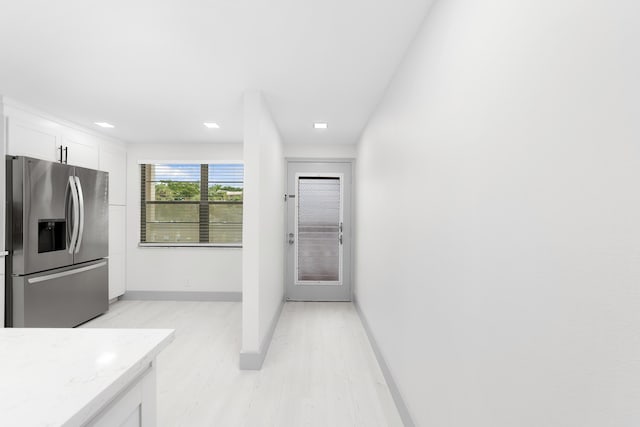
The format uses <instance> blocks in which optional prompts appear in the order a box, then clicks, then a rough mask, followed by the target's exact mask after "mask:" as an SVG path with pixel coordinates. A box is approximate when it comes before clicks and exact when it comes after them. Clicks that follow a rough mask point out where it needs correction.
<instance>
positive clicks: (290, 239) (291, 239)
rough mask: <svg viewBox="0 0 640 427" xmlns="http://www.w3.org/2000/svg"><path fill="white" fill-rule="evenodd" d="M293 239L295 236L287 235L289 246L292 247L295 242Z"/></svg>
mask: <svg viewBox="0 0 640 427" xmlns="http://www.w3.org/2000/svg"><path fill="white" fill-rule="evenodd" d="M294 237H295V234H293V233H289V244H290V245H293V243H294V242H295V239H294Z"/></svg>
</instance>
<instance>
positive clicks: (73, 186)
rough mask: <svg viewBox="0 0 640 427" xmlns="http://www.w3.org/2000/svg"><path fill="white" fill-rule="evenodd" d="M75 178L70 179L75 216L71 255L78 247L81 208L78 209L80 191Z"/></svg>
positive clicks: (70, 245)
mask: <svg viewBox="0 0 640 427" xmlns="http://www.w3.org/2000/svg"><path fill="white" fill-rule="evenodd" d="M74 178H75V177H73V176H70V177H69V188H71V200H72V202H71V212H72V213H71V215H72V216H73V231H72V232H71V240H70V241H69V253H70V254H73V250H74V249H75V246H76V240H77V239H78V225H79V224H78V217H79V216H80V214H79V208H78V206H79V205H78V190H77V189H76V183H75V180H74Z"/></svg>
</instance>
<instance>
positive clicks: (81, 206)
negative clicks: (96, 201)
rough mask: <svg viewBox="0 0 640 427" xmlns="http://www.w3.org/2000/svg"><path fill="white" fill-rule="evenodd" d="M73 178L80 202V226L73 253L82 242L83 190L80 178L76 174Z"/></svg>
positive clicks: (78, 248) (76, 251)
mask: <svg viewBox="0 0 640 427" xmlns="http://www.w3.org/2000/svg"><path fill="white" fill-rule="evenodd" d="M74 178H75V181H76V185H77V187H78V200H79V202H80V209H79V210H80V226H79V230H78V243H76V250H75V253H78V251H79V250H80V245H81V244H82V237H83V236H84V192H83V191H82V184H81V183H80V178H78V177H77V176H76V177H74Z"/></svg>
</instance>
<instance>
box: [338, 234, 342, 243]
mask: <svg viewBox="0 0 640 427" xmlns="http://www.w3.org/2000/svg"><path fill="white" fill-rule="evenodd" d="M338 242H340V244H342V233H340V234H339V235H338Z"/></svg>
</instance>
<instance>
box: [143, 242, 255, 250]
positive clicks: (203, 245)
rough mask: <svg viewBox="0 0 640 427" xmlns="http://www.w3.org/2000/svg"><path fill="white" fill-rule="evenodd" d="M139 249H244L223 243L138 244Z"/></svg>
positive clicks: (237, 245)
mask: <svg viewBox="0 0 640 427" xmlns="http://www.w3.org/2000/svg"><path fill="white" fill-rule="evenodd" d="M138 247H139V248H229V249H242V245H241V244H223V243H138Z"/></svg>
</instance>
